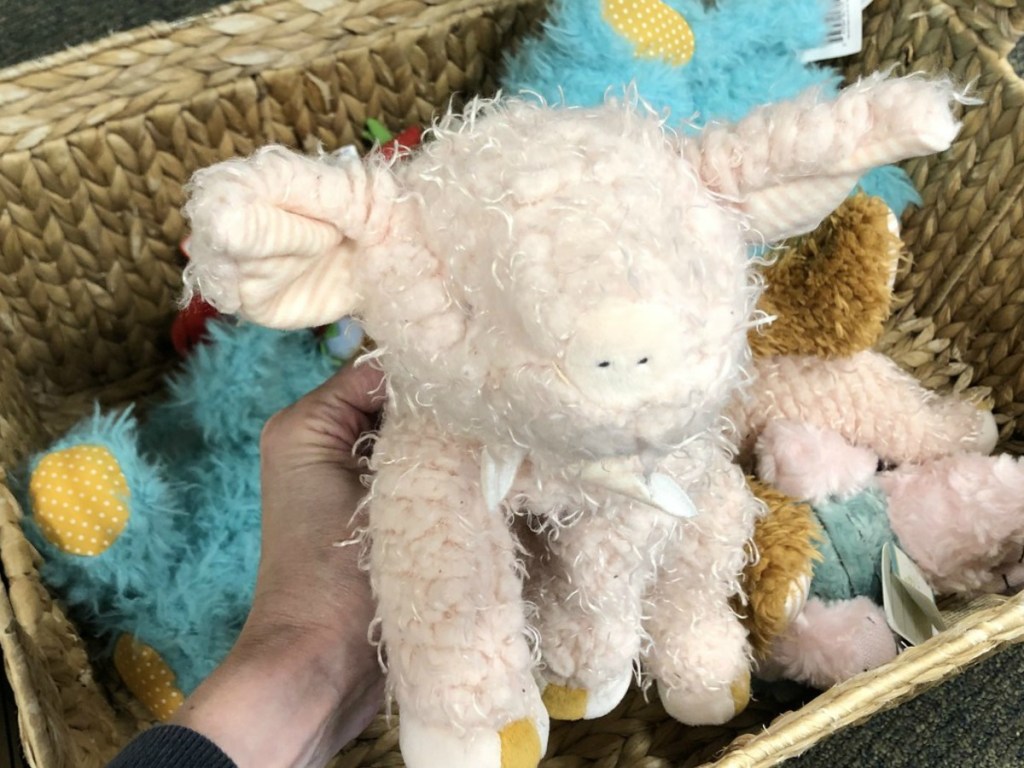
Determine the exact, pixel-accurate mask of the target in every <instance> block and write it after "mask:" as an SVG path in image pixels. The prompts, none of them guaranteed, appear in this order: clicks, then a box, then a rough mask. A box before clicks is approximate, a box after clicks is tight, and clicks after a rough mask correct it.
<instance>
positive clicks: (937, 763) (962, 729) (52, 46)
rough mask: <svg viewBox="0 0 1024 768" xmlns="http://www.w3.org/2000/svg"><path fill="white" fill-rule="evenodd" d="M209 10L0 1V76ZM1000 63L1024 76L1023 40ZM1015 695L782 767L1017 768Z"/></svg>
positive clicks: (956, 705) (987, 667)
mask: <svg viewBox="0 0 1024 768" xmlns="http://www.w3.org/2000/svg"><path fill="white" fill-rule="evenodd" d="M217 5H220V3H219V2H215V0H120V1H118V0H103V1H102V2H97V1H96V0H68V1H66V2H60V3H58V2H52V1H51V0H22V1H20V2H19V1H18V0H0V67H3V66H9V65H11V64H14V63H17V62H21V61H25V60H27V59H31V58H35V57H38V56H41V55H45V54H48V53H54V52H56V51H59V50H61V49H62V48H65V47H68V46H72V45H77V44H80V43H84V42H89V41H92V40H96V39H99V38H101V37H103V36H105V35H107V34H110V33H111V32H117V31H123V30H128V29H131V28H133V27H137V26H139V25H142V24H145V23H148V22H151V21H173V20H175V19H180V18H183V17H186V16H190V15H194V14H197V13H202V12H203V11H205V10H208V9H210V8H213V7H216V6H217ZM1010 60H1011V62H1013V64H1014V66H1015V68H1016V69H1017V71H1018V72H1020V73H1022V74H1024V41H1022V42H1021V44H1019V45H1018V46H1017V48H1016V50H1015V51H1014V53H1013V54H1011V57H1010ZM4 682H6V681H4ZM1022 687H1024V645H1022V646H1015V647H1012V648H1009V649H1006V650H1003V651H1002V652H1000V653H998V654H996V655H995V656H993V657H991V658H989V659H987V660H986V661H983V662H980V663H979V664H976V665H974V666H973V667H970V668H969V669H967V670H966V671H964V672H963V673H962V674H960V675H958V676H957V677H954V678H953V679H951V680H948V681H946V682H944V683H943V684H941V685H939V686H937V687H936V688H933V689H932V690H930V691H928V692H926V693H925V694H922V695H921V696H919V697H918V698H916V699H914V700H913V701H910V702H907V703H905V704H903V705H901V706H900V707H898V708H896V709H894V710H891V711H889V712H883V713H880V714H878V715H875V716H874V717H872V718H871V720H870V721H869V722H868V723H867V724H866V725H862V726H859V727H856V728H850V729H846V730H844V731H841V732H839V733H838V734H835V735H833V736H831V737H829V738H827V739H825V740H823V741H822V742H820V743H819V744H818V745H816V746H815V747H814V748H812V749H811V750H810V751H808V752H807V753H806V754H804V755H802V756H801V757H799V758H794V759H792V760H790V761H788V762H787V763H786V765H787V766H792V768H926V767H927V768H1024V698H1022V694H1021V691H1022ZM6 696H7V697H9V694H6ZM7 700H9V699H4V700H3V701H5V702H6V701H7ZM4 709H6V707H5V708H4ZM7 714H8V718H5V723H4V724H5V726H6V728H5V730H7V735H10V734H11V733H12V731H13V728H12V721H11V720H10V719H9V715H10V713H9V711H8V713H7ZM3 730H4V729H0V739H2V738H3ZM12 752H13V750H12ZM12 752H6V754H4V751H3V750H0V768H2V766H4V765H9V764H14V765H19V764H20V762H18V757H17V756H16V755H15V754H12ZM5 757H6V758H7V759H8V760H9V762H7V761H5Z"/></svg>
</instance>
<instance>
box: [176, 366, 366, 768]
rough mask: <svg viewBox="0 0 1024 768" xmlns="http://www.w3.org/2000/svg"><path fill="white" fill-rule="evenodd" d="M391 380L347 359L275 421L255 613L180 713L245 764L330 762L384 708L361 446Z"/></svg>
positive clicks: (267, 439) (268, 429)
mask: <svg viewBox="0 0 1024 768" xmlns="http://www.w3.org/2000/svg"><path fill="white" fill-rule="evenodd" d="M382 389H383V388H382V387H381V374H380V372H379V371H377V370H375V369H374V368H373V367H372V366H370V365H361V366H355V367H353V366H347V367H345V368H343V369H342V370H341V371H339V372H338V373H337V374H335V375H334V376H333V377H331V379H329V380H328V381H327V382H326V383H324V384H323V385H322V386H321V387H319V388H318V389H316V390H314V391H313V392H311V393H310V394H308V395H306V396H305V397H303V398H302V399H301V400H299V401H298V402H297V403H295V404H294V405H292V406H290V407H288V408H286V409H284V410H283V411H281V412H279V413H277V414H275V415H274V416H273V417H272V418H271V419H270V420H269V421H268V422H267V424H266V426H265V428H264V430H263V435H262V438H261V442H260V455H261V465H260V471H261V485H262V493H263V519H262V523H263V535H262V551H261V557H260V566H259V573H258V577H257V582H256V592H255V596H254V599H253V606H252V610H251V612H250V614H249V617H248V619H247V621H246V624H245V627H244V628H243V630H242V633H241V635H240V637H239V639H238V642H237V643H236V644H235V647H234V648H233V649H232V651H231V653H230V654H229V655H228V657H227V658H226V659H225V661H224V663H223V664H221V665H220V667H218V668H217V670H215V671H214V673H213V674H211V675H210V677H209V678H208V679H207V680H206V681H204V683H203V684H202V685H201V686H200V687H199V688H198V689H197V690H196V691H195V692H194V693H193V694H192V696H190V697H189V699H188V700H187V701H186V702H185V705H184V706H183V707H182V708H181V710H180V712H179V713H178V715H177V717H176V718H175V722H176V723H178V724H180V725H184V726H187V727H189V728H192V729H193V730H196V731H199V732H200V733H202V734H203V735H205V736H207V737H208V738H210V739H211V740H212V741H213V742H214V743H216V744H217V745H218V746H219V747H220V748H221V749H222V750H223V751H224V752H225V753H226V754H227V755H228V756H229V757H231V758H232V759H233V760H234V761H235V762H236V763H237V764H238V765H239V766H240V768H249V766H256V765H258V766H261V767H266V768H272V767H273V766H320V765H324V764H326V762H327V761H328V760H329V759H330V758H331V757H333V755H334V754H335V753H336V752H337V751H338V750H339V749H340V748H341V747H342V746H344V744H345V743H347V742H348V741H350V740H351V739H353V738H355V737H356V736H357V735H358V734H359V733H360V732H361V731H362V730H363V728H365V727H366V725H367V724H368V723H369V722H370V720H371V719H372V718H373V716H374V715H375V714H376V713H377V711H378V710H379V708H380V704H381V699H382V696H383V676H382V674H381V671H380V667H379V665H378V663H377V657H376V651H375V649H374V648H373V646H372V645H371V644H370V643H369V641H368V639H367V632H368V628H369V625H370V622H371V621H372V619H373V615H374V604H373V599H372V596H371V592H370V586H369V582H368V580H367V577H366V574H365V573H364V572H362V571H361V570H360V569H359V565H358V557H359V549H360V547H359V546H358V544H356V543H355V541H354V537H355V536H356V530H355V525H354V522H353V517H354V512H355V510H356V507H357V505H358V503H359V501H360V499H361V498H362V496H363V495H364V493H365V489H364V487H363V485H362V484H361V482H360V473H361V471H362V470H361V468H360V466H359V460H358V459H357V457H356V456H355V455H354V453H353V448H354V446H356V444H357V441H358V440H359V438H360V437H361V436H362V435H363V434H364V433H365V432H366V431H367V430H369V429H371V428H372V427H373V420H374V415H375V412H376V411H377V410H378V409H379V408H380V405H381V403H382V399H383V396H382V394H381V392H382Z"/></svg>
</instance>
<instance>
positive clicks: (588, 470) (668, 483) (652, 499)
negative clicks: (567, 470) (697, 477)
mask: <svg viewBox="0 0 1024 768" xmlns="http://www.w3.org/2000/svg"><path fill="white" fill-rule="evenodd" d="M580 479H581V480H583V481H585V482H587V483H590V484H591V485H596V486H599V487H601V488H605V489H607V490H609V491H613V492H615V493H620V494H622V495H623V496H628V497H629V498H631V499H635V500H636V501H639V502H642V503H644V504H647V505H649V506H652V507H655V508H657V509H660V510H661V511H662V512H665V513H667V514H669V515H672V516H673V517H680V518H685V517H694V516H695V515H696V514H697V507H696V506H695V505H694V503H693V500H692V499H690V497H689V495H688V494H687V493H686V491H684V490H683V489H682V488H681V487H680V486H679V484H678V483H677V482H676V481H675V480H673V479H672V478H671V477H669V476H668V475H665V474H662V473H661V472H654V473H652V474H651V475H650V476H649V477H644V475H643V474H642V473H640V472H637V471H634V470H631V469H629V468H625V467H621V468H620V467H615V466H613V465H612V466H610V465H609V463H608V462H601V461H595V462H594V463H592V464H587V465H586V466H585V467H583V469H582V470H581V471H580Z"/></svg>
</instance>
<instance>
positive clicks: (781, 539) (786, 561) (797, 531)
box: [739, 477, 822, 657]
mask: <svg viewBox="0 0 1024 768" xmlns="http://www.w3.org/2000/svg"><path fill="white" fill-rule="evenodd" d="M747 482H748V483H749V485H750V488H751V490H752V491H753V492H754V495H755V496H757V497H758V498H759V499H760V500H761V501H763V502H764V503H765V506H767V507H768V514H767V515H765V516H764V517H762V518H760V519H759V520H758V521H757V525H756V527H755V528H754V538H753V542H752V543H753V546H754V547H755V548H756V549H757V553H756V554H757V557H756V558H753V559H752V562H751V563H750V565H748V566H747V568H746V570H745V571H744V572H743V594H745V595H746V597H747V605H746V606H745V607H744V608H741V609H740V611H739V613H740V616H741V617H742V619H743V624H744V626H745V627H746V628H747V632H748V633H749V634H750V642H751V645H752V646H753V649H754V653H755V655H756V656H758V657H762V656H764V655H766V654H767V652H768V649H769V648H770V647H771V644H772V641H773V640H774V639H775V638H776V637H778V636H779V635H780V634H782V632H784V631H785V630H786V627H788V626H789V623H790V622H791V621H792V620H793V617H794V616H795V615H796V614H797V613H799V611H800V609H801V608H802V607H803V600H804V599H806V597H807V589H808V587H809V586H810V583H811V575H812V571H813V569H814V563H815V562H816V561H818V560H820V559H821V554H820V553H819V551H818V543H819V542H820V541H821V539H822V533H821V527H820V526H819V525H818V523H817V520H816V519H815V517H814V513H813V512H812V511H811V508H810V506H809V505H808V504H806V503H803V502H798V501H794V500H793V499H791V498H789V497H788V496H786V495H784V494H782V493H779V492H778V491H777V490H775V489H774V488H772V487H771V486H770V485H767V484H765V483H762V482H761V481H759V480H756V479H754V478H753V477H748V478H747ZM801 592H802V594H801ZM801 598H802V599H801Z"/></svg>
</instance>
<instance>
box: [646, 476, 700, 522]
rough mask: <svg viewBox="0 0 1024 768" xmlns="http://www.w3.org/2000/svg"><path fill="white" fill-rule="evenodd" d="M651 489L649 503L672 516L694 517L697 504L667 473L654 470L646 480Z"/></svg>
mask: <svg viewBox="0 0 1024 768" xmlns="http://www.w3.org/2000/svg"><path fill="white" fill-rule="evenodd" d="M647 484H648V487H649V488H650V489H651V501H650V503H651V504H653V505H654V506H656V507H657V508H658V509H660V510H661V511H662V512H667V513H668V514H670V515H672V516H673V517H684V518H685V517H696V516H697V506H696V505H695V504H694V503H693V499H691V498H690V495H689V494H688V493H687V492H686V491H684V490H683V489H682V488H680V487H679V483H677V482H676V481H675V480H673V479H672V478H671V477H669V476H668V475H663V474H661V473H660V472H655V473H654V474H652V475H651V477H650V480H648V481H647Z"/></svg>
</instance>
